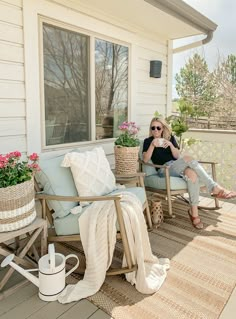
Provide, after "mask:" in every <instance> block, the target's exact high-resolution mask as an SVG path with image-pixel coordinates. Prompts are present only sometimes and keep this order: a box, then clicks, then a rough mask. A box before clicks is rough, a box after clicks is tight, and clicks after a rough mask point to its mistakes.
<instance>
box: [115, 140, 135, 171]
mask: <svg viewBox="0 0 236 319" xmlns="http://www.w3.org/2000/svg"><path fill="white" fill-rule="evenodd" d="M114 151H115V171H116V174H133V173H136V172H137V164H138V152H139V146H135V147H119V146H115V147H114Z"/></svg>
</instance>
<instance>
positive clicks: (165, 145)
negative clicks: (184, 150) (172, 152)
mask: <svg viewBox="0 0 236 319" xmlns="http://www.w3.org/2000/svg"><path fill="white" fill-rule="evenodd" d="M161 146H162V147H163V148H167V147H171V146H173V144H172V143H171V142H170V141H168V140H166V139H163V143H162V145H161Z"/></svg>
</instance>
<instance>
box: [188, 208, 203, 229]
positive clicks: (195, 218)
mask: <svg viewBox="0 0 236 319" xmlns="http://www.w3.org/2000/svg"><path fill="white" fill-rule="evenodd" d="M188 215H189V218H190V221H191V223H192V225H193V227H195V228H196V229H203V223H202V222H201V219H200V217H199V216H198V215H197V216H193V215H192V213H191V208H190V209H189V210H188Z"/></svg>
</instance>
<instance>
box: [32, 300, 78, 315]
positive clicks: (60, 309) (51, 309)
mask: <svg viewBox="0 0 236 319" xmlns="http://www.w3.org/2000/svg"><path fill="white" fill-rule="evenodd" d="M74 305H75V302H72V303H68V304H65V305H63V304H60V303H59V302H57V301H52V302H48V303H45V306H44V307H43V308H40V309H39V310H38V311H36V312H35V313H33V314H32V315H30V316H29V317H27V318H28V319H45V318H50V319H56V318H62V317H61V316H62V315H63V314H64V313H65V312H67V311H68V310H69V309H70V308H71V307H74Z"/></svg>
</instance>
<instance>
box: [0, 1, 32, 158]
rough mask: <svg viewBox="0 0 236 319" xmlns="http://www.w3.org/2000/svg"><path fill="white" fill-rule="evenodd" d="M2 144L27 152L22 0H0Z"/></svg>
mask: <svg viewBox="0 0 236 319" xmlns="http://www.w3.org/2000/svg"><path fill="white" fill-rule="evenodd" d="M0 145H1V147H0V153H6V152H9V151H13V150H16V149H18V150H20V151H21V152H26V111H25V75H24V45H23V14H22V0H4V1H1V0H0Z"/></svg>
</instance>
